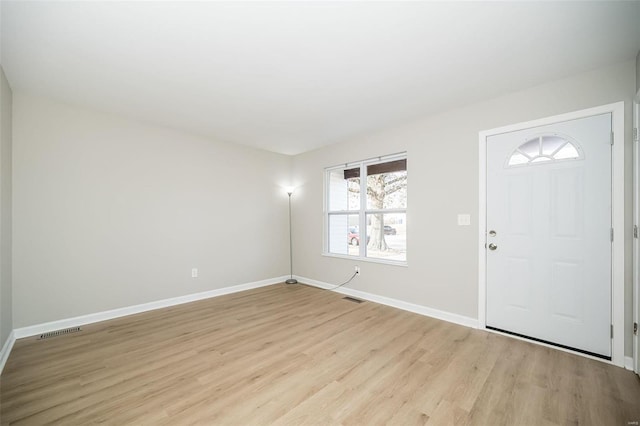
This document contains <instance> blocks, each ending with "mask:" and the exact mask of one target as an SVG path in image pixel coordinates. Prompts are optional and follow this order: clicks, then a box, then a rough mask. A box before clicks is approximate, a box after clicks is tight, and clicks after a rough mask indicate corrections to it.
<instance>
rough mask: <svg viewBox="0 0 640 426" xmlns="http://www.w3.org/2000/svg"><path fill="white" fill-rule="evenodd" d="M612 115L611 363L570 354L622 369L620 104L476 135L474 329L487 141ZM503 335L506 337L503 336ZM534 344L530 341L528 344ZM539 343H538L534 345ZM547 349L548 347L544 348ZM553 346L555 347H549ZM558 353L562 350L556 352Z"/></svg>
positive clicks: (483, 276) (482, 262)
mask: <svg viewBox="0 0 640 426" xmlns="http://www.w3.org/2000/svg"><path fill="white" fill-rule="evenodd" d="M607 113H611V114H612V123H611V124H612V126H611V128H612V130H613V135H614V139H613V142H614V143H613V149H612V153H611V154H612V156H611V162H612V164H611V174H612V176H611V184H612V188H611V196H612V206H611V218H612V222H613V229H614V239H613V244H612V245H611V246H612V247H611V248H612V250H611V251H612V257H611V270H612V271H611V274H612V276H611V283H612V293H611V316H612V318H611V321H612V324H613V339H612V342H611V361H606V360H603V359H601V358H596V357H591V356H589V355H584V354H580V353H579V352H573V351H571V352H573V353H576V354H578V355H581V356H586V357H588V358H593V359H597V360H599V361H602V362H606V363H611V364H614V365H617V366H619V367H624V240H625V229H624V185H625V182H624V102H616V103H612V104H607V105H602V106H598V107H594V108H588V109H583V110H580V111H574V112H569V113H566V114H560V115H555V116H551V117H545V118H541V119H538V120H532V121H526V122H523V123H517V124H512V125H508V126H503V127H498V128H495V129H490V130H483V131H481V132H479V135H478V136H479V143H480V146H479V148H480V150H479V179H478V182H479V194H480V196H479V200H478V201H479V209H478V225H479V226H478V327H479V328H480V329H484V330H487V331H492V330H489V329H487V327H486V325H487V311H486V309H487V264H486V262H487V257H486V256H487V250H486V248H485V243H486V223H487V155H486V154H487V138H488V137H490V136H494V135H498V134H502V133H508V132H514V131H518V130H524V129H529V128H531V127H539V126H546V125H549V124H554V123H559V122H563V121H569V120H576V119H580V118H586V117H591V116H594V115H600V114H607ZM505 336H508V335H507V334H505ZM531 342H533V343H536V342H534V341H531ZM538 344H541V343H538ZM545 346H549V345H545ZM550 347H554V348H555V346H550ZM560 350H562V349H560Z"/></svg>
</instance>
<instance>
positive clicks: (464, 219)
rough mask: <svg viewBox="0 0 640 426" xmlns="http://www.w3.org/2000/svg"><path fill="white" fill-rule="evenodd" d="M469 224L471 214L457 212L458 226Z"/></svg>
mask: <svg viewBox="0 0 640 426" xmlns="http://www.w3.org/2000/svg"><path fill="white" fill-rule="evenodd" d="M469 225H471V215H470V214H459V215H458V226H469Z"/></svg>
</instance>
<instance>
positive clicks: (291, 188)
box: [285, 187, 298, 284]
mask: <svg viewBox="0 0 640 426" xmlns="http://www.w3.org/2000/svg"><path fill="white" fill-rule="evenodd" d="M291 194H293V187H288V188H287V195H288V196H289V279H288V280H287V281H285V282H286V283H287V284H297V283H298V280H296V279H295V278H293V242H292V241H293V238H292V236H291Z"/></svg>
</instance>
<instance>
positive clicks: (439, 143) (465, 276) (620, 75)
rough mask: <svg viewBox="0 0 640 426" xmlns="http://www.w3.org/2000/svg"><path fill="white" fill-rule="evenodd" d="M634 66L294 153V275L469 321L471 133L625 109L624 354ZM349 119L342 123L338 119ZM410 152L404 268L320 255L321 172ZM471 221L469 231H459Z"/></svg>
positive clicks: (474, 293) (474, 232)
mask: <svg viewBox="0 0 640 426" xmlns="http://www.w3.org/2000/svg"><path fill="white" fill-rule="evenodd" d="M634 88H635V61H629V62H625V63H621V64H617V65H614V66H611V67H609V68H606V69H601V70H597V71H594V72H590V73H587V74H583V75H578V76H575V77H571V78H567V79H564V80H561V81H555V82H551V83H548V84H545V85H542V86H538V87H534V88H531V89H528V90H523V91H520V92H517V93H513V94H509V95H507V96H503V97H500V98H497V99H493V100H490V101H487V102H482V103H479V104H474V105H470V106H465V107H460V108H459V109H456V110H453V111H449V112H445V113H442V114H439V115H436V116H432V117H428V118H425V119H424V120H421V121H417V122H413V123H410V124H407V125H405V126H401V127H397V128H394V129H390V130H388V131H384V132H379V133H375V134H371V135H367V136H362V137H359V138H355V139H353V140H349V141H345V142H344V143H339V144H336V145H333V146H330V147H327V148H324V149H320V150H317V151H313V152H309V153H306V154H301V155H299V156H296V157H295V158H294V161H293V180H294V182H295V183H296V185H298V186H299V189H298V191H297V193H296V194H295V197H294V247H296V254H297V258H296V260H295V262H294V273H295V274H297V275H299V276H303V277H307V278H311V279H315V280H319V281H323V282H327V283H340V282H342V281H344V280H345V279H346V278H348V277H349V276H350V275H351V273H352V271H353V266H354V265H356V264H358V265H360V267H361V276H360V277H359V278H357V279H356V280H355V281H354V282H353V283H352V284H350V286H351V287H352V288H354V289H357V290H361V291H366V292H369V293H373V294H376V295H381V296H386V297H391V298H395V299H399V300H402V301H406V302H410V303H415V304H418V305H423V306H426V307H430V308H435V309H439V310H442V311H446V312H450V313H455V314H458V315H462V316H466V317H470V318H477V314H478V312H477V305H478V224H477V219H478V197H479V195H478V173H479V171H478V170H479V169H478V163H479V152H478V132H479V131H481V130H487V129H491V128H495V127H500V126H505V125H509V124H514V123H518V122H523V121H528V120H533V119H537V118H542V117H547V116H551V115H555V114H560V113H565V112H570V111H575V110H579V109H584V108H589V107H594V106H597V105H603V104H607V103H612V102H617V101H625V114H626V116H625V126H626V132H625V144H626V148H625V155H626V164H625V179H626V182H627V183H628V185H627V187H626V206H627V209H626V223H625V227H626V229H625V233H624V235H625V236H626V238H627V240H626V249H627V253H626V274H625V300H626V302H627V305H626V310H625V353H626V355H628V356H629V355H631V323H632V321H631V290H632V288H631V273H632V264H631V240H630V238H629V236H630V235H631V229H632V216H631V213H632V211H631V208H632V193H631V175H632V164H631V110H632V104H631V100H632V97H633V95H634V93H635V90H634ZM346 119H348V117H345V120H346ZM400 151H407V152H408V165H407V168H408V175H409V186H408V194H409V195H408V196H409V198H408V209H407V229H408V236H407V249H408V266H407V267H399V266H389V265H381V264H374V263H363V262H357V261H351V260H344V259H337V258H331V257H325V256H322V255H321V253H322V232H323V231H322V229H323V215H322V210H323V168H324V167H327V166H333V165H337V164H342V163H345V162H350V161H355V160H361V159H366V158H371V157H376V156H379V155H385V154H391V153H396V152H400ZM458 213H470V214H471V216H472V226H457V214H458Z"/></svg>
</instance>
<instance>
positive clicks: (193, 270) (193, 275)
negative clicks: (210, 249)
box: [191, 268, 198, 278]
mask: <svg viewBox="0 0 640 426" xmlns="http://www.w3.org/2000/svg"><path fill="white" fill-rule="evenodd" d="M191 278H198V268H191Z"/></svg>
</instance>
